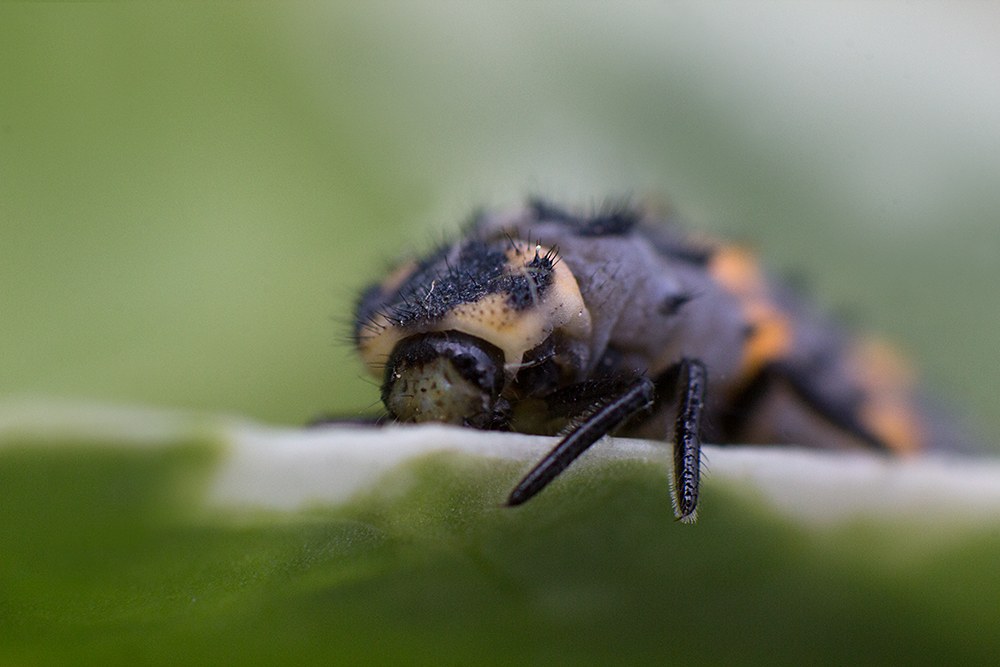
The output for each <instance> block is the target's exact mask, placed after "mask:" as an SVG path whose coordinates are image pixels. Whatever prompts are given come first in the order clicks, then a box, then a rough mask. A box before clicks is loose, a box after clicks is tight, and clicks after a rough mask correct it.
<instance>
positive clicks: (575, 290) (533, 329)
mask: <svg viewBox="0 0 1000 667" xmlns="http://www.w3.org/2000/svg"><path fill="white" fill-rule="evenodd" d="M536 252H537V253H538V254H539V255H540V256H541V255H545V254H546V253H547V252H549V250H548V248H545V247H543V246H540V245H532V244H529V243H526V242H524V241H513V242H512V246H511V247H510V248H509V249H508V250H507V259H508V266H507V271H508V272H509V273H510V274H511V275H517V274H528V275H530V274H531V273H532V269H531V268H530V267H528V266H527V264H528V263H529V262H531V261H532V260H533V259H534V258H535V253H536ZM533 296H534V297H535V298H534V301H535V303H534V305H533V306H532V307H530V308H527V309H525V310H515V309H514V308H511V307H510V306H509V305H507V295H506V294H503V293H495V294H487V295H485V296H483V297H482V298H481V299H479V300H478V301H475V302H472V303H463V304H461V305H458V306H456V307H455V308H453V309H452V310H451V312H449V313H448V314H447V315H446V316H445V317H443V318H441V319H440V320H438V321H436V322H431V323H425V324H423V325H420V326H410V327H396V326H394V325H393V324H392V323H390V322H389V321H388V319H386V317H385V316H384V315H376V316H375V318H374V323H373V324H374V326H373V327H372V328H371V330H370V331H366V332H363V333H362V335H361V337H360V341H359V343H358V352H359V353H360V355H361V358H362V359H363V360H364V361H365V363H366V364H367V366H368V370H369V371H371V373H372V374H373V375H375V376H376V377H379V378H380V377H381V376H382V374H383V372H384V366H385V362H386V360H388V358H389V355H390V354H391V353H392V350H393V348H394V347H395V346H396V344H397V343H398V342H399V341H400V340H402V339H403V338H406V337H407V336H412V335H413V334H417V333H427V332H431V331H461V332H462V333H466V334H469V335H470V336H476V337H477V338H482V339H483V340H485V341H487V342H489V343H492V344H493V345H496V346H497V347H499V348H500V349H501V350H503V353H504V361H505V364H504V366H505V368H506V370H507V372H508V373H509V374H513V373H514V372H515V371H516V370H517V368H518V367H519V365H520V363H521V359H522V357H523V356H524V353H525V352H527V351H528V350H530V349H531V348H533V347H535V346H537V345H538V344H540V343H541V342H542V341H544V340H545V339H546V338H548V337H549V336H550V335H551V334H552V333H553V332H554V331H561V332H562V333H564V334H565V335H567V336H568V337H570V338H574V339H577V340H585V339H587V338H589V337H590V328H591V322H590V312H589V311H588V310H587V307H586V305H585V304H584V302H583V296H582V295H581V294H580V287H579V286H578V285H577V284H576V279H575V278H574V277H573V273H572V272H571V271H570V270H569V267H567V266H566V265H565V264H564V263H563V262H556V264H555V266H554V267H553V275H552V283H551V284H550V285H549V286H548V288H547V289H546V291H545V296H544V298H543V299H541V300H539V299H538V296H537V295H536V294H533Z"/></svg>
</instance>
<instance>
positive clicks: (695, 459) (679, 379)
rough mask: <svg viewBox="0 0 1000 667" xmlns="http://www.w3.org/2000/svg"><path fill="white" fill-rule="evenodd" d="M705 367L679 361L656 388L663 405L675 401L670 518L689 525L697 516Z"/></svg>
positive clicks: (695, 363)
mask: <svg viewBox="0 0 1000 667" xmlns="http://www.w3.org/2000/svg"><path fill="white" fill-rule="evenodd" d="M707 376H708V374H707V372H706V371H705V364H703V363H702V362H701V361H698V360H697V359H682V360H681V361H680V362H679V363H678V364H676V365H675V366H672V367H671V368H670V369H668V370H667V371H666V372H664V373H663V374H662V375H660V377H659V378H657V388H658V389H659V393H660V395H661V396H662V397H663V398H662V402H663V403H664V404H667V403H672V402H673V401H674V399H675V398H676V400H677V420H676V421H675V423H674V477H673V489H672V491H673V494H672V495H673V502H674V515H675V516H676V517H677V520H678V521H683V522H685V523H690V522H692V521H694V520H695V518H696V517H697V512H698V485H699V483H700V479H701V413H702V408H703V407H704V405H705V392H706V390H707Z"/></svg>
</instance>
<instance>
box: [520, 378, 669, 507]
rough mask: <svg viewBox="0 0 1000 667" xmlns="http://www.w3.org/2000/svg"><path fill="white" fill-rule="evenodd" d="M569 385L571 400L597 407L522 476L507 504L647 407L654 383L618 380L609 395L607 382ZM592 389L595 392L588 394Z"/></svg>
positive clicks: (541, 486) (522, 499)
mask: <svg viewBox="0 0 1000 667" xmlns="http://www.w3.org/2000/svg"><path fill="white" fill-rule="evenodd" d="M572 389H575V394H576V395H575V396H574V397H573V398H574V402H581V401H584V400H588V402H590V403H591V404H593V403H597V404H598V405H599V407H598V408H597V409H596V410H594V412H593V413H592V414H590V415H589V416H588V417H586V419H584V421H583V423H581V424H580V425H579V426H577V427H576V428H575V429H574V430H573V432H572V433H570V434H569V435H567V436H566V437H565V438H563V439H562V441H561V442H560V443H559V444H558V445H556V447H555V449H553V450H552V451H551V452H549V454H548V455H547V456H546V457H545V458H544V459H542V460H541V461H540V462H539V463H538V465H536V466H535V467H534V468H533V469H532V471H531V472H529V473H528V474H527V475H526V476H525V478H524V479H523V480H521V483H520V484H518V485H517V486H516V487H515V488H514V490H513V491H511V494H510V497H509V498H508V499H507V505H508V506H510V507H513V506H515V505H520V504H521V503H524V502H527V501H528V500H530V499H531V498H532V497H533V496H534V495H535V494H537V493H538V492H539V491H541V490H542V489H544V488H545V487H546V486H547V485H548V483H549V482H551V481H552V480H553V479H555V478H556V476H557V475H559V473H561V472H562V471H563V470H565V469H566V468H567V466H569V464H570V463H572V462H573V461H574V460H575V459H576V458H577V457H578V456H580V454H583V453H584V452H585V451H586V450H587V448H588V447H590V446H591V445H593V444H594V443H595V442H597V441H598V440H600V439H601V438H602V437H604V436H605V435H607V434H608V433H611V432H612V431H614V430H615V429H616V428H618V427H619V426H621V425H622V424H624V423H625V422H626V421H628V420H629V419H630V418H632V417H634V416H635V415H636V414H638V413H640V412H642V411H643V410H646V409H647V408H649V407H650V406H651V405H652V404H653V400H654V397H655V389H654V386H653V383H652V382H651V381H650V380H649V379H648V378H645V377H637V378H635V379H633V380H631V381H629V382H627V383H624V384H620V385H619V386H618V387H617V388H616V389H615V392H614V393H613V394H612V395H611V396H610V397H609V396H608V393H607V392H608V387H607V383H606V382H594V381H591V382H583V383H581V384H580V385H574V387H573V388H572ZM562 391H566V390H562ZM591 393H593V394H594V395H593V396H591V395H590V394H591Z"/></svg>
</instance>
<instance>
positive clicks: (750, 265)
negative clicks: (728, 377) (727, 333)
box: [708, 246, 795, 380]
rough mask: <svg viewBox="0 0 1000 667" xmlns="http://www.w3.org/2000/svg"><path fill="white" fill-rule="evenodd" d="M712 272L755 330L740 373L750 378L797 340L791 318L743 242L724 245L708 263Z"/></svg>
mask: <svg viewBox="0 0 1000 667" xmlns="http://www.w3.org/2000/svg"><path fill="white" fill-rule="evenodd" d="M708 272H709V275H711V276H712V278H713V279H715V280H716V281H717V282H718V283H719V284H721V285H722V286H723V287H724V288H725V289H726V291H728V292H730V293H731V294H733V295H734V296H735V297H737V299H738V300H739V301H740V305H741V307H742V309H743V315H744V317H746V320H747V324H749V325H750V326H752V327H753V333H752V334H751V336H750V337H749V338H748V339H747V341H746V343H745V344H744V347H743V357H742V359H741V360H740V366H739V369H738V370H737V375H738V376H739V377H741V378H744V380H749V379H750V378H752V377H753V376H754V375H756V374H757V373H758V372H759V371H760V370H761V368H763V367H764V366H766V365H767V364H768V363H770V362H772V361H775V360H777V359H781V358H782V357H784V356H785V355H787V354H788V352H789V350H791V348H792V343H793V342H794V340H795V336H794V332H793V329H792V321H791V318H789V317H788V316H787V315H786V314H785V313H784V312H783V311H782V310H781V309H780V308H778V306H777V305H775V303H774V302H773V301H772V300H771V298H770V294H769V293H768V291H769V290H768V283H767V279H766V278H765V277H764V274H763V272H762V271H761V270H760V265H759V264H758V263H757V260H756V258H755V257H754V255H753V253H752V252H751V251H750V250H749V249H747V248H745V247H740V246H722V247H720V248H719V249H718V250H717V251H716V252H715V253H714V254H713V255H712V258H711V261H710V262H709V266H708Z"/></svg>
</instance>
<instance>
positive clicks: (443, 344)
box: [382, 331, 504, 428]
mask: <svg viewBox="0 0 1000 667" xmlns="http://www.w3.org/2000/svg"><path fill="white" fill-rule="evenodd" d="M503 384H504V354H503V351H502V350H501V349H500V348H498V347H497V346H495V345H492V344H491V343H488V342H486V341H485V340H482V339H481V338H476V337H475V336H470V335H468V334H464V333H461V332H459V331H439V332H431V333H424V334H417V335H415V336H410V337H409V338H405V339H403V340H402V341H400V342H399V343H398V344H397V345H396V347H395V348H394V349H393V351H392V354H391V355H390V356H389V361H388V363H387V364H386V367H385V380H384V382H383V385H382V400H383V402H384V403H385V406H386V409H388V411H389V413H390V414H391V415H392V416H393V417H394V418H396V419H398V420H399V421H405V422H427V421H436V422H445V423H448V424H463V425H468V426H474V427H477V428H484V427H486V426H487V425H489V423H490V422H491V421H492V419H493V414H494V408H495V406H496V401H497V398H499V396H500V392H501V390H502V389H503Z"/></svg>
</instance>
